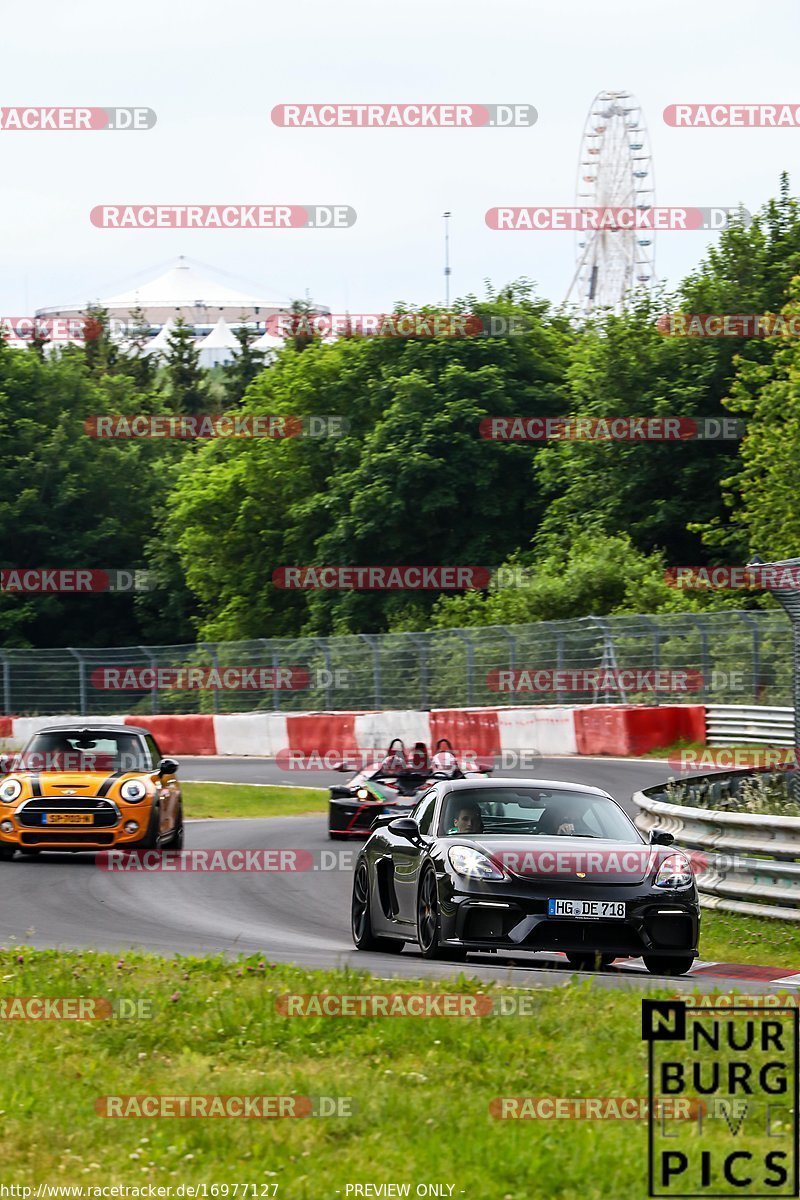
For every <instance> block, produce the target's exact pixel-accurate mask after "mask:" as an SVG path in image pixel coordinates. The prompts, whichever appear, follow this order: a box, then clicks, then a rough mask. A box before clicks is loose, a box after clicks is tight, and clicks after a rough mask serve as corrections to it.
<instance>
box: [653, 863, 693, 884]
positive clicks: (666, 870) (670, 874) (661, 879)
mask: <svg viewBox="0 0 800 1200" xmlns="http://www.w3.org/2000/svg"><path fill="white" fill-rule="evenodd" d="M693 883H694V872H693V871H692V864H691V863H690V862H689V859H688V858H687V857H686V855H685V854H670V855H668V856H667V858H665V859H664V861H663V862H662V863H661V865H660V867H659V868H658V871H657V872H656V877H655V880H654V884H655V887H657V888H671V889H675V888H688V887H691V886H692V884H693Z"/></svg>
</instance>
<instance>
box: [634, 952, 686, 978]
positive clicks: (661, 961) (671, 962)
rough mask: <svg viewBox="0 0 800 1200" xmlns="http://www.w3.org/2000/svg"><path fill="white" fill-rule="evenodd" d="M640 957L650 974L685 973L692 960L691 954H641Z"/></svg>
mask: <svg viewBox="0 0 800 1200" xmlns="http://www.w3.org/2000/svg"><path fill="white" fill-rule="evenodd" d="M642 958H643V959H644V965H645V966H646V967H647V969H648V971H649V972H650V974H651V975H685V974H686V972H687V971H688V970H689V969H690V968H691V965H692V963H693V962H694V958H693V957H692V955H691V954H671V955H669V956H668V957H664V958H658V957H656V955H655V954H643V955H642Z"/></svg>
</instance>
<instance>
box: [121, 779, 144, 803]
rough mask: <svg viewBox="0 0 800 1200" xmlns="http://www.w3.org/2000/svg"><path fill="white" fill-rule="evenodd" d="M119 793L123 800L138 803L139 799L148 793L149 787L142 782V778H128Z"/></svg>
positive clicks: (142, 798)
mask: <svg viewBox="0 0 800 1200" xmlns="http://www.w3.org/2000/svg"><path fill="white" fill-rule="evenodd" d="M119 794H120V796H122V799H123V800H127V801H128V803H129V804H136V803H138V801H139V800H144V798H145V796H146V795H147V788H146V787H145V786H144V784H143V783H142V781H141V779H126V780H125V782H124V783H123V785H122V787H121V788H120V789H119Z"/></svg>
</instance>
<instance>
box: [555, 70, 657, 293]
mask: <svg viewBox="0 0 800 1200" xmlns="http://www.w3.org/2000/svg"><path fill="white" fill-rule="evenodd" d="M654 203H655V178H654V174H653V156H652V154H651V152H650V139H649V137H648V134H647V126H646V125H645V120H644V115H643V113H642V110H641V107H640V106H639V104H638V102H637V100H636V97H635V96H632V95H631V93H630V92H598V94H597V96H595V98H594V101H593V102H592V106H591V108H590V109H589V115H588V117H587V119H586V125H585V126H584V130H583V139H582V142H581V152H580V158H579V160H578V184H577V188H576V204H577V206H578V207H579V208H585V207H592V208H635V209H639V210H646V209H649V208H652V207H653V204H654ZM576 240H577V247H576V250H577V255H576V268H575V274H574V276H573V279H572V283H571V285H570V289H569V292H568V294H567V303H572V304H575V305H577V306H578V307H579V308H580V310H581V311H582V312H583V313H584V314H587V315H588V314H589V313H592V312H593V311H595V310H596V309H611V310H612V311H613V312H617V313H619V312H621V311H622V310H623V309H624V307H625V305H626V303H627V302H628V301H629V300H630V298H631V296H632V294H633V293H634V292H635V291H636V290H637V289H640V288H647V287H652V285H653V284H654V282H655V235H654V233H653V231H652V230H648V229H641V228H640V229H621V228H606V229H599V230H595V231H588V230H587V231H585V232H584V231H582V232H580V233H579V234H578V235H577V239H576Z"/></svg>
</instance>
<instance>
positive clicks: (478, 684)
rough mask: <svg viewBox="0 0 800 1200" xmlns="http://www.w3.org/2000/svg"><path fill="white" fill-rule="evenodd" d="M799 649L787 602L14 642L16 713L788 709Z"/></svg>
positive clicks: (10, 662) (7, 683) (6, 674)
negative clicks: (66, 644) (329, 632)
mask: <svg viewBox="0 0 800 1200" xmlns="http://www.w3.org/2000/svg"><path fill="white" fill-rule="evenodd" d="M791 650H792V639H791V626H790V623H789V620H788V619H787V617H786V616H785V615H784V614H783V613H782V612H778V611H775V612H762V611H747V612H745V611H730V610H729V611H725V612H717V613H705V614H694V613H692V614H690V613H672V614H662V615H659V616H617V617H582V618H580V619H576V620H571V621H542V622H538V623H536V624H530V625H508V626H484V627H480V628H468V629H446V630H437V631H432V632H428V633H386V634H353V635H350V636H345V637H327V638H325V637H320V638H259V639H257V640H255V641H246V642H218V643H206V644H200V645H187V646H126V647H122V648H119V647H117V648H114V649H102V648H92V649H85V648H69V649H60V650H14V649H6V650H2V651H0V668H1V669H2V693H1V695H2V712H3V713H4V714H6V715H15V716H28V715H30V716H35V715H57V714H62V713H63V714H67V713H69V714H76V715H77V714H85V715H91V714H96V715H98V716H102V715H112V714H121V713H143V714H144V713H199V712H206V713H228V712H254V711H261V710H265V709H268V710H276V711H285V712H299V711H322V710H326V709H372V708H375V709H404V708H407V709H427V708H463V707H472V706H478V705H487V706H499V705H520V704H592V703H598V704H602V703H619V702H621V701H622V702H629V703H650V704H653V703H656V704H665V703H676V702H678V703H681V702H684V703H711V704H758V705H786V704H790V703H791V701H792V653H791ZM181 672H183V674H181ZM592 672H594V673H595V675H594V676H592V674H591V673H592ZM683 675H686V676H687V678H686V679H683V678H682V676H683Z"/></svg>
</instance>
